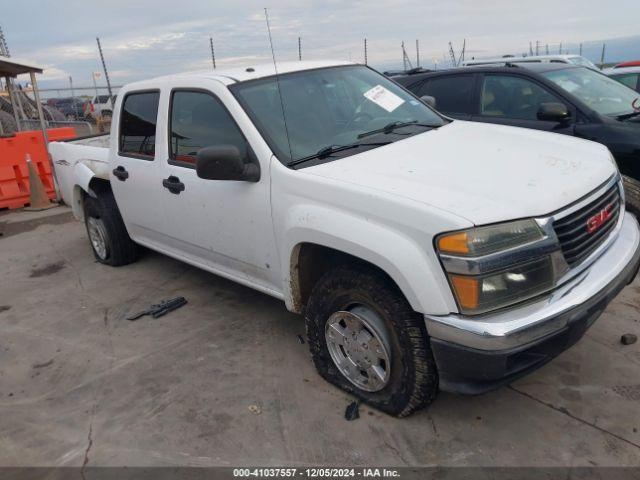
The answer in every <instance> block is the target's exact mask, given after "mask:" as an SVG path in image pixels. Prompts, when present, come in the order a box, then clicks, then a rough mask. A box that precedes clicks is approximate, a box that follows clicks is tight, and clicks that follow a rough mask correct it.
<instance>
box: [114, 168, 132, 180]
mask: <svg viewBox="0 0 640 480" xmlns="http://www.w3.org/2000/svg"><path fill="white" fill-rule="evenodd" d="M113 176H114V177H116V178H117V179H118V180H120V181H121V182H124V181H125V180H126V179H127V178H129V172H127V170H126V169H125V168H124V167H123V166H122V165H118V166H117V167H116V168H114V169H113Z"/></svg>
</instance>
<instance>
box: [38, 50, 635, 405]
mask: <svg viewBox="0 0 640 480" xmlns="http://www.w3.org/2000/svg"><path fill="white" fill-rule="evenodd" d="M275 73H276V72H275V69H274V66H273V65H266V66H265V65H259V66H254V67H250V68H246V69H235V70H228V71H222V70H218V71H216V72H207V73H200V74H197V73H194V74H184V75H174V76H167V77H162V78H156V79H152V80H148V81H144V82H139V83H133V84H130V85H127V86H125V87H124V88H123V89H122V90H121V92H120V94H119V95H118V99H117V102H116V105H115V110H114V116H113V124H112V127H111V136H110V137H107V136H105V137H97V138H92V139H85V140H77V141H70V142H61V143H56V142H54V143H51V145H50V151H51V154H52V158H53V160H54V163H55V168H56V171H57V175H58V178H59V181H60V186H61V190H62V193H63V197H64V199H65V201H66V202H67V203H68V204H70V205H71V206H72V207H73V211H74V213H75V215H76V217H77V218H78V219H84V222H85V223H86V226H87V231H88V236H89V240H90V243H91V246H92V248H93V251H94V254H95V256H96V258H97V259H98V261H100V262H102V263H105V264H108V265H114V266H118V265H125V264H127V263H130V262H133V261H134V260H135V259H136V256H137V254H138V248H137V245H138V244H140V245H144V246H146V247H149V248H151V249H153V250H157V251H159V252H162V253H164V254H166V255H169V256H172V257H175V258H178V259H180V260H183V261H185V262H187V263H190V264H192V265H195V266H197V267H200V268H203V269H205V270H208V271H210V272H213V273H215V274H217V275H221V276H223V277H226V278H229V279H232V280H234V281H236V282H239V283H242V284H244V285H247V286H249V287H251V288H254V289H257V290H260V291H261V292H264V293H266V294H268V295H272V296H274V297H276V298H279V299H282V300H284V302H285V304H286V306H287V308H288V309H289V310H291V311H293V312H300V313H304V316H305V321H306V328H307V335H308V344H309V347H310V350H311V354H312V357H313V360H314V362H315V365H316V367H317V369H318V371H319V372H320V374H321V375H322V376H323V377H324V378H325V379H327V380H328V381H329V382H331V383H333V384H335V385H337V386H338V387H340V388H342V389H344V390H346V391H348V392H350V393H352V394H353V395H355V396H357V397H359V398H360V399H362V400H364V401H366V402H368V403H369V404H371V405H372V406H374V407H377V408H379V409H381V410H383V411H385V412H388V413H390V414H393V415H398V416H404V415H408V414H410V413H411V412H413V411H414V410H416V409H418V408H420V407H423V406H425V405H427V404H428V403H429V402H431V401H432V400H433V399H434V397H435V395H436V393H437V392H438V390H439V389H441V390H447V391H454V392H463V393H480V392H483V391H487V390H489V389H493V388H496V387H498V386H500V385H503V384H505V383H508V382H510V381H512V380H513V379H515V378H517V377H519V376H521V375H524V374H526V373H527V372H530V371H532V370H534V369H535V368H537V367H539V366H541V365H542V364H544V363H545V362H546V361H548V360H550V359H551V358H553V357H554V356H555V355H557V354H558V353H560V352H561V351H563V350H564V349H566V348H568V347H569V346H570V345H572V344H573V343H574V342H576V341H577V340H578V339H579V338H580V337H581V336H582V334H583V333H584V332H585V331H586V329H587V328H588V327H589V326H590V325H591V324H592V323H593V322H594V321H595V319H596V318H597V317H598V316H599V315H600V314H601V313H602V311H603V310H604V308H605V307H606V306H607V304H608V303H609V302H610V301H611V300H612V299H613V298H614V297H615V295H616V294H617V293H618V292H620V290H621V289H622V288H624V286H625V285H627V284H628V283H629V282H630V281H631V280H632V279H633V278H634V276H635V274H636V272H637V270H638V266H639V262H640V249H639V242H640V234H639V230H638V224H637V222H636V219H635V217H634V216H633V215H631V214H629V213H627V212H625V209H624V201H623V199H624V191H623V188H622V186H621V183H620V176H619V173H618V171H617V168H616V164H615V162H614V161H613V159H612V156H611V154H610V153H609V151H608V150H607V149H606V147H604V146H602V145H600V144H596V143H592V142H588V141H584V140H579V139H575V138H571V137H567V136H563V135H552V134H548V133H544V132H539V131H534V130H526V129H519V128H512V127H505V126H497V125H488V124H481V123H468V122H464V121H452V120H450V119H447V118H445V117H443V116H441V115H440V114H438V113H436V112H434V111H433V110H432V109H430V108H429V107H428V106H427V105H426V104H425V103H423V102H421V101H419V99H417V98H416V97H414V96H413V95H411V94H410V93H408V92H407V91H405V90H404V89H402V88H401V87H400V86H398V85H397V84H395V83H393V82H392V81H391V80H389V79H387V78H385V77H384V76H382V75H380V74H378V73H377V72H375V71H374V70H372V69H370V68H368V67H366V66H363V65H354V64H350V63H345V62H295V63H283V64H280V65H279V66H278V75H275ZM107 146H108V148H107Z"/></svg>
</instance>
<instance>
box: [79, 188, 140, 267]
mask: <svg viewBox="0 0 640 480" xmlns="http://www.w3.org/2000/svg"><path fill="white" fill-rule="evenodd" d="M84 222H85V226H86V227H87V234H88V236H89V242H90V244H91V249H92V250H93V254H94V255H95V257H96V260H98V261H99V262H100V263H104V264H106V265H111V266H114V267H117V266H120V265H127V264H128V263H132V262H134V261H136V259H137V258H138V248H137V245H136V244H135V243H134V242H133V240H131V238H130V237H129V234H128V233H127V229H126V227H125V225H124V222H123V221H122V217H121V216H120V211H119V210H118V206H117V205H116V201H115V198H114V197H113V193H112V192H111V191H110V190H104V191H101V192H100V193H99V194H98V196H97V197H96V198H94V197H91V196H89V195H87V196H86V197H85V198H84Z"/></svg>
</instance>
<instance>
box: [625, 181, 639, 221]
mask: <svg viewBox="0 0 640 480" xmlns="http://www.w3.org/2000/svg"><path fill="white" fill-rule="evenodd" d="M622 183H623V185H624V196H625V206H626V207H627V210H628V211H629V212H631V213H633V214H634V215H635V216H636V218H637V219H638V220H640V182H639V181H638V180H635V179H633V178H631V177H627V176H626V175H623V176H622Z"/></svg>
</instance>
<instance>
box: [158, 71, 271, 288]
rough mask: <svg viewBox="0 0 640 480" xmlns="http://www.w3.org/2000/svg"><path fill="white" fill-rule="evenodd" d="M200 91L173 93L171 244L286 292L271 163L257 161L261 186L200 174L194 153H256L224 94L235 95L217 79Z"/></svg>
mask: <svg viewBox="0 0 640 480" xmlns="http://www.w3.org/2000/svg"><path fill="white" fill-rule="evenodd" d="M202 87H203V88H199V89H193V88H189V89H188V88H174V89H173V90H172V91H171V92H168V98H167V104H168V105H167V106H168V122H169V128H168V133H169V138H168V139H167V140H168V141H167V142H164V144H165V145H167V152H166V155H164V159H163V164H164V165H163V169H164V171H165V174H164V175H163V181H164V183H165V189H164V192H163V204H164V206H165V213H166V219H167V232H168V234H169V236H170V237H171V238H170V239H169V241H170V242H171V246H172V247H173V249H174V250H175V251H176V252H179V253H180V254H182V255H185V256H187V257H188V259H191V260H194V261H197V262H204V263H206V264H207V265H208V266H209V267H210V268H211V269H212V270H214V271H216V272H218V273H220V274H223V275H224V274H227V275H228V276H231V277H233V278H234V279H236V280H240V281H243V280H244V281H246V282H250V283H258V284H259V285H261V286H263V287H265V288H266V289H272V290H280V289H281V286H280V285H278V284H276V279H277V278H278V272H277V268H278V265H279V261H278V260H277V252H276V248H275V238H274V233H273V225H272V221H271V201H270V184H269V160H270V158H269V156H268V155H267V156H266V158H258V160H259V161H260V163H261V178H260V180H259V181H258V182H257V183H252V182H243V181H228V180H204V179H201V178H199V177H198V176H197V174H196V170H195V163H196V154H197V152H198V150H200V149H201V148H203V147H209V146H220V145H233V146H236V147H237V148H238V149H239V150H240V152H241V154H242V155H255V154H254V151H253V150H252V149H251V146H250V145H249V142H248V141H247V139H246V138H245V136H244V135H243V133H242V131H241V130H240V128H239V127H238V124H237V123H236V121H235V120H234V118H233V116H232V115H231V114H230V112H229V111H228V109H227V108H226V107H225V105H224V103H223V102H222V101H221V100H220V98H219V96H218V94H224V93H226V94H227V95H228V96H229V97H230V94H229V93H228V91H226V87H224V86H223V85H222V84H217V82H216V84H212V82H208V83H203V85H202ZM216 88H217V89H218V90H219V92H216ZM221 90H225V91H221ZM217 93H218V94H217ZM231 101H233V100H231ZM237 108H239V107H237Z"/></svg>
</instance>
